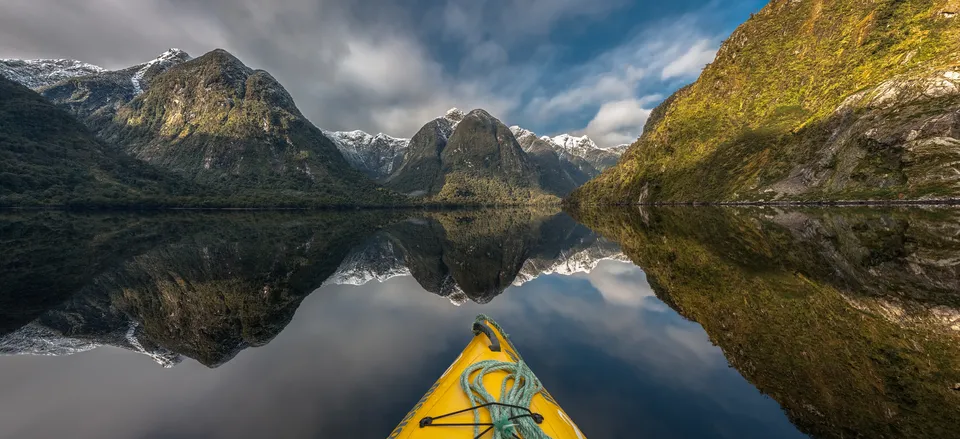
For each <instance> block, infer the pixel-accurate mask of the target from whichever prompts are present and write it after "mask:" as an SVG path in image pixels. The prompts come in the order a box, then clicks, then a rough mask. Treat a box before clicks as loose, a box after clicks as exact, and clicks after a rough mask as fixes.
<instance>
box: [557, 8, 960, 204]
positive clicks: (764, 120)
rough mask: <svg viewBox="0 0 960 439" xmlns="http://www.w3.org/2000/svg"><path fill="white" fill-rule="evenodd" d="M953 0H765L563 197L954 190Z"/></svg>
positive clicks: (763, 196) (804, 197)
mask: <svg viewBox="0 0 960 439" xmlns="http://www.w3.org/2000/svg"><path fill="white" fill-rule="evenodd" d="M958 10H960V5H958V4H957V2H956V0H907V1H900V0H877V1H871V2H863V1H858V0H816V1H814V0H810V1H797V0H774V1H771V2H770V3H769V4H768V5H767V6H766V7H764V8H763V9H762V10H761V11H760V12H759V13H757V14H755V15H754V16H752V17H751V18H750V19H749V20H748V21H747V22H745V23H744V24H743V25H741V26H740V27H739V28H738V29H737V30H736V31H735V32H734V33H733V34H732V35H731V36H730V38H728V39H727V40H726V41H725V42H724V43H723V45H722V46H721V47H720V50H719V52H718V53H717V57H716V60H715V61H714V62H713V63H711V64H710V65H709V66H708V67H707V68H706V69H704V71H703V73H702V74H701V76H700V78H699V79H698V80H697V81H696V82H695V83H694V84H692V85H690V86H689V87H685V88H683V89H681V90H679V91H678V92H677V93H676V94H674V95H673V96H672V97H671V98H670V99H668V100H667V101H666V102H664V103H663V104H662V105H661V106H660V108H658V109H657V110H656V111H654V114H653V115H651V118H650V120H649V122H648V123H647V128H646V130H645V131H644V134H643V135H642V136H641V138H640V140H639V141H638V142H637V143H636V144H635V145H634V146H633V148H631V149H630V150H629V151H628V152H627V153H626V155H625V156H624V158H623V159H622V160H621V162H620V164H619V165H618V166H616V167H614V168H612V169H610V170H609V171H607V172H605V173H603V174H602V175H601V176H600V177H598V178H597V179H596V180H595V181H593V182H591V183H589V184H587V185H585V186H584V187H583V188H581V189H580V190H578V191H577V192H575V193H574V194H573V196H572V201H573V202H575V203H578V202H579V203H588V204H589V203H637V202H658V201H667V202H670V201H770V200H801V201H817V200H850V199H900V198H917V199H943V198H957V197H960V172H957V167H956V165H955V163H956V162H957V159H958V157H960V140H958V139H960V134H958V130H960V121H958V119H957V118H956V117H955V114H956V112H957V111H958V110H960V25H958V22H957V20H958V19H960V18H957V17H956V14H957V12H958Z"/></svg>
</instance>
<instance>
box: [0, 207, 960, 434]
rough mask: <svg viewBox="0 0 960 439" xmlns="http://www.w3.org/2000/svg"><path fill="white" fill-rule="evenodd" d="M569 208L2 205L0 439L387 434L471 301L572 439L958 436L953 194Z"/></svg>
mask: <svg viewBox="0 0 960 439" xmlns="http://www.w3.org/2000/svg"><path fill="white" fill-rule="evenodd" d="M576 216H577V218H578V219H579V220H581V221H583V222H584V223H585V224H587V225H588V226H590V228H588V227H586V226H584V225H581V224H578V223H577V222H575V221H574V220H573V219H572V218H571V217H570V216H568V215H566V214H562V213H557V212H551V211H536V210H533V211H531V210H508V211H503V210H501V211H454V212H402V211H393V212H354V213H322V214H262V213H261V214H202V215H200V214H182V215H170V214H163V215H149V216H144V215H108V216H102V215H96V216H77V215H67V214H62V213H42V214H13V215H4V216H0V230H2V231H3V232H4V233H3V237H4V244H5V245H6V247H7V248H9V249H10V250H9V251H7V252H4V253H5V254H3V255H0V268H3V270H2V273H3V274H2V277H3V279H2V280H3V281H4V285H6V286H7V289H6V290H5V291H4V294H3V295H0V300H2V301H3V302H2V303H3V305H4V307H3V312H2V313H0V317H2V320H0V323H2V324H3V326H0V353H4V354H7V356H3V357H0V376H3V377H4V378H5V386H3V387H2V388H0V436H2V437H7V436H9V437H18V438H20V437H44V438H46V437H58V436H69V437H77V438H86V437H91V438H93V437H96V438H112V437H118V438H119V437H123V438H126V437H164V438H168V437H178V438H179V437H191V438H192V437H213V438H217V437H224V438H226V437H230V438H238V437H382V436H384V435H386V434H387V433H388V432H389V431H390V429H391V428H392V427H393V425H394V424H395V423H396V422H397V420H398V419H400V418H401V417H402V416H403V415H404V414H405V412H406V411H407V410H408V409H409V408H410V406H411V405H412V404H413V402H414V401H416V399H417V398H419V396H420V395H421V394H422V393H423V391H424V389H426V388H427V387H429V385H430V384H432V382H433V381H434V380H435V379H436V377H437V376H438V375H439V374H440V373H442V372H443V370H445V369H446V367H447V366H448V365H449V362H450V361H451V360H452V359H453V358H454V357H455V356H456V354H457V353H458V352H459V350H460V349H461V348H462V347H463V345H464V344H465V343H466V341H467V339H468V338H469V332H468V330H467V326H468V324H469V322H471V321H472V319H473V316H474V315H476V314H477V313H479V312H483V313H486V314H489V315H492V316H494V317H495V318H497V319H498V320H499V321H500V322H501V323H502V324H503V325H504V326H505V327H506V328H507V329H508V330H509V331H510V332H511V334H513V337H514V340H515V342H516V344H517V345H518V346H519V348H520V350H521V351H522V352H523V354H524V356H525V358H526V359H527V360H528V361H529V362H530V363H531V365H532V366H533V368H534V370H535V371H536V372H537V373H538V375H539V376H540V377H541V379H543V381H544V382H545V383H546V385H547V387H548V388H549V389H550V390H551V393H553V394H554V396H555V397H556V398H557V399H558V400H559V401H560V403H561V404H562V405H563V406H564V407H565V408H566V409H567V411H568V412H569V413H571V415H572V416H574V417H575V418H576V420H577V422H578V423H579V424H580V426H581V427H582V428H583V430H584V431H585V432H586V433H588V434H589V435H590V437H594V438H598V437H627V438H632V437H664V438H670V437H678V438H679V437H694V436H695V437H738V438H742V437H747V438H749V437H757V438H766V437H801V436H802V434H801V433H800V432H799V431H798V430H797V428H795V427H794V426H792V425H791V424H790V422H789V421H788V419H789V420H790V421H793V422H794V423H795V424H796V425H797V426H799V427H800V429H801V430H803V431H805V432H808V433H811V434H813V435H814V436H816V437H858V436H863V437H931V435H932V437H954V436H956V434H957V433H955V432H954V430H951V428H950V426H951V425H955V424H956V421H957V420H958V419H957V416H958V415H957V413H958V412H960V411H958V410H957V408H958V407H960V404H958V403H960V400H958V398H960V391H954V390H953V389H952V387H953V385H954V383H957V382H960V376H958V373H960V372H958V368H957V366H958V362H960V352H958V348H956V346H957V343H956V342H957V341H958V340H957V338H958V335H957V334H958V332H960V326H957V325H958V323H960V320H958V319H957V316H960V313H958V312H957V311H956V310H957V309H958V308H960V306H958V297H957V295H956V293H955V292H956V290H957V286H958V283H960V273H958V266H960V262H958V261H960V259H958V257H957V255H960V245H958V242H960V230H958V226H957V224H958V221H957V219H958V218H957V217H956V216H957V212H956V211H953V210H924V211H919V210H870V209H859V210H850V209H845V210H772V209H707V208H698V209H657V210H652V211H646V212H637V211H635V210H620V211H618V210H609V209H608V210H605V211H603V212H589V211H585V212H577V213H576ZM621 246H622V247H621ZM631 261H632V262H633V263H636V264H637V265H634V264H633V263H631ZM451 302H452V303H451ZM453 305H457V306H453ZM688 319H689V320H688ZM701 325H702V327H701ZM704 329H705V330H706V331H704ZM98 347H99V349H95V348H98ZM250 347H256V349H248V348H250ZM118 348H119V349H118ZM22 354H45V355H48V357H38V356H33V355H22ZM68 354H69V355H68ZM142 354H146V355H142ZM49 356H56V358H51V357H49ZM156 363H160V364H162V365H164V366H175V367H172V368H170V369H169V370H163V369H161V368H159V367H157V366H156ZM728 363H729V364H730V365H733V366H734V368H730V367H728ZM12 377H16V379H13V378H12ZM744 377H746V379H744ZM758 389H759V390H760V391H761V392H763V393H765V394H767V395H770V396H772V399H771V398H768V397H766V396H764V395H763V394H761V393H760V392H758ZM50 395H56V397H50ZM778 403H779V404H778ZM781 407H782V408H781ZM784 411H786V415H785V414H784Z"/></svg>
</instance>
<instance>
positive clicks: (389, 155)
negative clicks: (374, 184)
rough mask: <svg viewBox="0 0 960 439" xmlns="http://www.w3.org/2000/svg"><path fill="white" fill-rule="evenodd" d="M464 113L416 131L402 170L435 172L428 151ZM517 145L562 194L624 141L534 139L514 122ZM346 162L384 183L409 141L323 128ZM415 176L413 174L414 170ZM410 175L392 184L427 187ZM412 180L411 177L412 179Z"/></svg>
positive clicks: (609, 161) (614, 155) (607, 161)
mask: <svg viewBox="0 0 960 439" xmlns="http://www.w3.org/2000/svg"><path fill="white" fill-rule="evenodd" d="M464 117H466V115H465V114H464V113H463V112H461V111H460V110H458V109H456V108H454V109H452V110H450V111H449V112H448V113H447V114H446V115H445V116H443V117H441V118H437V119H435V120H433V121H431V122H429V123H428V124H427V127H429V129H427V130H421V132H419V133H418V134H420V137H418V138H417V142H418V145H419V146H418V148H417V149H418V156H417V157H411V161H410V163H408V164H407V166H406V168H405V170H404V172H405V173H407V174H411V172H410V171H407V170H409V169H419V170H420V171H421V172H426V173H428V174H430V175H433V176H436V174H437V172H438V170H437V164H436V160H435V158H434V157H433V156H432V155H430V154H428V153H429V152H430V151H431V149H432V148H433V147H436V146H437V145H438V144H439V143H441V142H446V141H448V140H449V138H450V136H451V135H452V134H453V130H454V128H455V127H456V125H457V124H458V123H459V122H460V121H461V120H463V118H464ZM510 131H511V132H512V133H513V135H514V137H515V138H516V139H517V142H518V144H519V145H520V148H521V149H522V150H523V151H524V152H525V153H526V154H527V156H528V158H529V159H530V160H531V161H532V162H533V164H534V165H535V166H536V167H537V168H538V170H539V174H540V186H541V187H542V188H543V189H544V190H546V191H547V192H550V193H552V194H555V195H559V196H566V195H568V194H570V192H572V191H573V190H574V189H576V188H577V187H579V186H580V185H582V184H584V183H586V182H587V181H589V180H590V179H591V178H593V177H595V176H596V175H598V174H599V173H600V171H603V170H605V169H607V168H609V167H611V166H613V165H615V164H616V163H617V161H618V160H619V159H620V156H621V155H622V154H623V152H624V151H625V150H626V147H627V146H629V145H621V146H617V147H614V148H608V149H603V148H600V147H598V146H597V145H596V144H595V143H593V141H592V140H590V139H589V138H588V137H586V136H584V137H573V136H568V135H563V136H558V137H555V138H550V137H542V138H541V137H537V135H536V134H534V133H533V132H531V131H528V130H525V129H523V128H520V127H518V126H512V127H510ZM324 134H326V135H327V137H329V138H330V139H331V140H333V141H334V143H336V144H337V148H338V149H339V150H340V153H341V154H343V157H344V158H345V159H346V160H347V162H349V163H350V165H351V166H353V167H354V168H356V169H357V170H359V171H361V172H363V173H364V174H365V175H366V176H367V177H370V178H371V179H374V180H377V181H386V180H388V179H390V177H391V176H392V175H393V174H394V173H395V171H398V170H399V169H400V167H401V165H403V161H404V159H405V158H406V154H407V151H408V150H409V146H410V143H411V139H403V138H396V137H391V136H388V135H386V134H383V133H381V134H377V135H372V134H368V133H366V132H364V131H360V130H356V131H335V132H331V131H324ZM414 174H415V173H414ZM416 177H417V176H415V175H406V176H400V177H398V179H397V180H396V181H395V182H394V183H393V184H394V185H396V186H397V187H400V188H401V190H405V189H412V190H410V191H409V192H411V193H415V194H417V193H420V192H421V191H424V190H426V189H423V188H421V189H420V190H419V191H418V190H417V189H416V188H418V187H420V186H419V185H420V183H419V182H418V181H416ZM411 180H412V181H411Z"/></svg>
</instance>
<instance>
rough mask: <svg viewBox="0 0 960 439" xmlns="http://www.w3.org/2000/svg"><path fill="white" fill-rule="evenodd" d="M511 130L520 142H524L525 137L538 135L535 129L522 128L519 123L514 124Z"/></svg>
mask: <svg viewBox="0 0 960 439" xmlns="http://www.w3.org/2000/svg"><path fill="white" fill-rule="evenodd" d="M510 132H512V133H513V137H516V138H517V141H518V142H522V141H523V139H525V138H527V137H530V136H533V137H536V136H537V135H536V134H535V133H534V132H533V131H530V130H528V129H526V128H521V127H519V126H517V125H514V126H512V127H510Z"/></svg>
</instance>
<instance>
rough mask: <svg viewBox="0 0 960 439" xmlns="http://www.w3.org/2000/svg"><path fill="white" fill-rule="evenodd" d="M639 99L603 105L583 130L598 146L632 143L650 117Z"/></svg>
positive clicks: (648, 110)
mask: <svg viewBox="0 0 960 439" xmlns="http://www.w3.org/2000/svg"><path fill="white" fill-rule="evenodd" d="M650 111H651V110H650V109H646V108H643V105H642V104H641V101H640V100H639V99H625V100H622V101H612V102H607V103H605V104H603V105H602V106H601V107H600V110H599V111H597V115H596V116H594V117H593V120H591V121H590V123H589V124H587V128H586V129H585V130H584V132H586V134H587V135H588V136H590V138H591V139H593V140H594V141H595V142H598V144H599V145H619V144H624V143H632V142H633V141H634V140H636V139H637V136H639V135H640V130H641V128H642V127H643V124H644V123H646V122H647V118H648V117H650Z"/></svg>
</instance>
